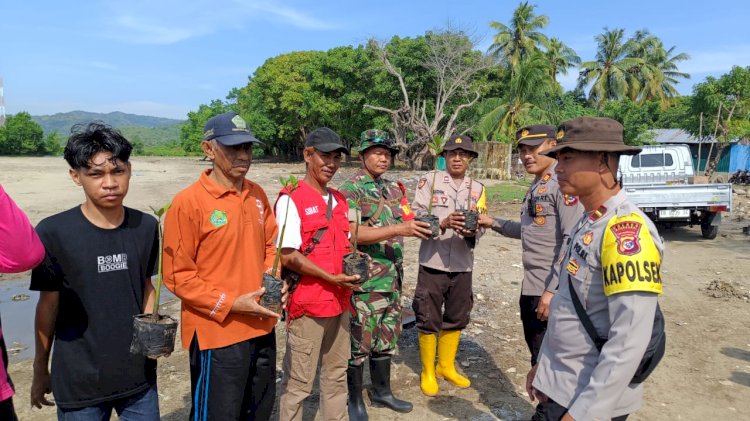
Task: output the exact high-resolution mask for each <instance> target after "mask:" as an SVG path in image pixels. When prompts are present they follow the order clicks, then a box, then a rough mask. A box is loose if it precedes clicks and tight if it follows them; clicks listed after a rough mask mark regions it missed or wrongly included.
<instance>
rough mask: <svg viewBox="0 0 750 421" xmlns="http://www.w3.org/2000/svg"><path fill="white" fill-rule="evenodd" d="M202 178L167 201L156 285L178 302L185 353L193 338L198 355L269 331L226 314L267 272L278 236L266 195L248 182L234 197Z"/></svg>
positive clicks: (267, 322)
mask: <svg viewBox="0 0 750 421" xmlns="http://www.w3.org/2000/svg"><path fill="white" fill-rule="evenodd" d="M210 172H211V170H206V171H205V172H203V174H201V177H200V179H199V180H198V181H197V182H195V183H193V184H192V185H191V186H189V187H188V188H186V189H185V190H183V191H181V192H179V193H178V194H177V195H176V196H175V198H174V200H173V201H172V205H171V207H170V208H169V210H168V211H167V215H166V218H165V220H164V249H163V265H164V266H163V268H164V269H163V277H164V285H166V286H167V288H169V290H170V291H172V292H173V293H174V294H175V295H176V296H177V297H179V298H180V299H181V300H182V345H183V347H185V348H188V347H189V346H190V342H191V341H192V340H193V335H196V334H197V335H198V343H199V345H200V348H201V349H213V348H220V347H224V346H228V345H232V344H235V343H238V342H241V341H244V340H247V339H251V338H255V337H258V336H261V335H264V334H267V333H269V332H271V330H272V329H273V326H274V325H275V324H276V319H272V318H261V317H255V316H249V315H244V314H238V313H230V309H231V308H232V304H233V303H234V300H235V299H236V298H237V297H238V296H240V295H243V294H246V293H248V292H253V291H256V290H258V289H259V288H260V287H261V283H262V275H263V272H264V271H266V270H267V269H268V268H270V267H272V266H273V260H274V257H275V255H276V249H275V243H274V242H275V240H276V234H277V231H278V228H277V225H276V220H275V218H274V216H273V211H272V209H271V206H270V204H269V203H268V198H267V197H266V193H265V192H264V191H263V189H262V188H261V187H260V186H258V185H257V184H255V183H253V182H251V181H249V180H245V181H244V183H243V186H242V191H241V192H239V193H238V192H237V191H236V190H235V189H227V188H226V187H223V186H220V185H219V184H217V183H216V182H214V181H213V180H212V179H211V178H210V177H209V174H210Z"/></svg>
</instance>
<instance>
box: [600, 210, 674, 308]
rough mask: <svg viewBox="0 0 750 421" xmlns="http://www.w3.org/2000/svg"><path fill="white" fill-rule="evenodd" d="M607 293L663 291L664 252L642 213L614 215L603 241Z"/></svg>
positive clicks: (603, 267)
mask: <svg viewBox="0 0 750 421" xmlns="http://www.w3.org/2000/svg"><path fill="white" fill-rule="evenodd" d="M602 272H603V275H604V276H603V279H604V294H605V295H607V296H610V295H613V294H618V293H621V292H630V291H643V292H653V293H655V294H661V293H662V283H661V255H660V253H659V250H658V249H657V248H656V244H655V243H654V240H653V238H652V237H651V233H650V232H649V230H648V226H647V225H646V221H645V220H644V219H643V216H642V215H640V214H639V213H636V212H634V213H631V214H630V215H624V216H613V217H612V219H610V220H609V222H608V223H607V228H606V229H605V230H604V239H603V241H602Z"/></svg>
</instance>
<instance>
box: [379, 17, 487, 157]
mask: <svg viewBox="0 0 750 421" xmlns="http://www.w3.org/2000/svg"><path fill="white" fill-rule="evenodd" d="M426 43H427V54H426V55H425V56H424V57H423V59H422V62H421V65H422V67H424V68H425V69H426V70H428V71H429V72H430V74H432V75H434V76H433V77H434V78H435V87H436V88H435V92H433V93H429V94H427V95H426V96H425V97H422V95H421V94H416V95H414V96H411V95H410V90H409V88H408V87H407V86H406V83H405V82H404V75H403V74H402V72H401V70H400V69H398V68H397V67H396V66H394V65H393V63H392V62H391V60H390V58H389V56H388V53H387V50H386V44H381V43H378V42H377V41H375V40H372V39H371V40H370V41H369V42H368V47H369V48H370V49H371V51H373V52H374V54H375V55H376V57H377V58H378V59H379V60H380V62H381V63H382V65H383V67H384V68H385V70H386V71H387V72H388V73H389V74H390V75H392V76H393V77H395V78H396V79H397V80H398V84H399V88H400V90H401V96H402V98H401V102H400V104H399V106H398V107H397V108H393V109H392V108H387V107H383V106H379V105H375V104H366V105H365V107H367V108H371V109H373V110H377V111H383V112H386V113H388V114H390V117H391V121H392V123H393V131H394V134H395V139H396V142H397V143H398V144H399V146H400V147H401V153H400V154H399V155H400V156H399V157H400V159H402V160H404V161H405V162H407V163H408V164H409V165H410V167H412V168H426V167H427V166H428V165H429V164H430V162H429V160H431V159H432V157H431V155H430V153H429V149H428V147H427V143H428V142H430V141H431V140H432V139H433V138H434V137H435V136H442V137H443V138H445V139H447V138H448V137H450V136H452V135H453V134H455V132H456V119H457V118H458V116H459V114H460V113H461V111H462V110H464V109H466V108H469V107H471V106H473V105H474V104H476V102H477V101H478V100H479V98H480V97H481V92H480V90H479V89H478V88H477V87H476V86H475V84H474V83H473V82H474V81H475V80H476V79H477V77H478V76H479V75H480V74H481V72H482V71H484V70H486V69H488V68H490V67H492V66H493V61H492V59H490V58H489V57H486V56H484V55H482V54H481V53H479V52H476V51H474V50H473V43H472V42H471V40H470V39H469V38H468V37H467V36H466V35H464V34H463V33H462V32H460V31H454V30H444V31H441V32H438V33H432V34H430V35H429V36H428V37H426ZM456 103H457V104H458V105H455V106H454V104H456ZM451 107H454V108H453V109H452V111H450V108H451ZM409 133H412V134H413V139H412V140H411V141H410V142H407V135H408V134H409Z"/></svg>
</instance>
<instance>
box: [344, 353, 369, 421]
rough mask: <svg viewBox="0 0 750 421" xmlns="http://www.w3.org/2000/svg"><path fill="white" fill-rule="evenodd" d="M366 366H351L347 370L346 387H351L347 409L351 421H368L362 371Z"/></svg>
mask: <svg viewBox="0 0 750 421" xmlns="http://www.w3.org/2000/svg"><path fill="white" fill-rule="evenodd" d="M363 370H364V365H360V366H351V365H350V366H349V368H347V369H346V385H347V386H349V399H348V401H347V409H348V411H349V420H350V421H367V420H368V417H367V408H366V407H365V401H364V399H362V371H363Z"/></svg>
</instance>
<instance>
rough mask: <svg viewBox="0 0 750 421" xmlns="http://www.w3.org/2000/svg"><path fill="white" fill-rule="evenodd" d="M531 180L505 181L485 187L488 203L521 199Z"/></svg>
mask: <svg viewBox="0 0 750 421" xmlns="http://www.w3.org/2000/svg"><path fill="white" fill-rule="evenodd" d="M530 185H531V180H518V181H506V182H502V183H498V184H493V185H492V186H488V187H487V201H488V202H490V203H502V202H511V201H513V200H523V197H524V196H525V195H526V191H527V190H528V189H529V186H530Z"/></svg>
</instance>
